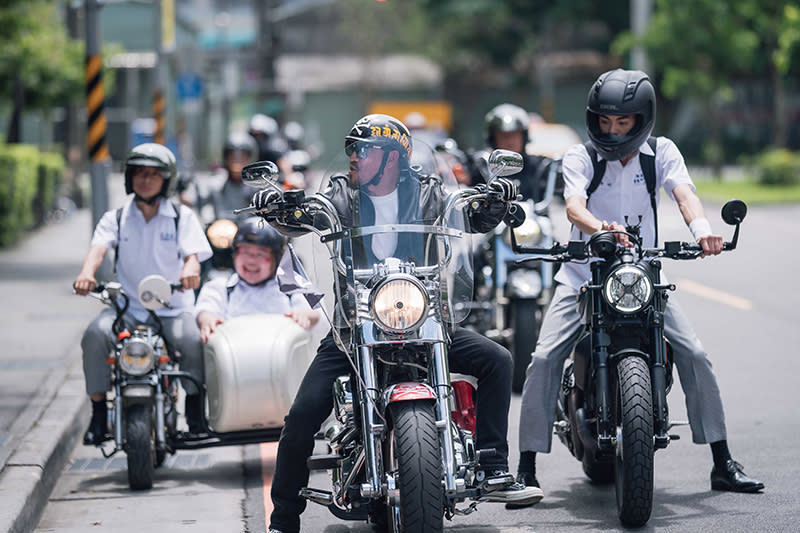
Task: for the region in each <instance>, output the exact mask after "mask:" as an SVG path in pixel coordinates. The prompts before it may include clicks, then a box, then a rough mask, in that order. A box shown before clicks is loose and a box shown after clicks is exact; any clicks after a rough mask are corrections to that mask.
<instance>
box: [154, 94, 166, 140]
mask: <svg viewBox="0 0 800 533" xmlns="http://www.w3.org/2000/svg"><path fill="white" fill-rule="evenodd" d="M165 107H166V104H165V99H164V92H163V91H162V90H161V87H156V89H155V90H154V91H153V118H154V119H155V121H156V128H155V131H154V132H153V141H154V142H157V143H158V144H166V143H165V142H164V125H165V123H166V118H165V117H164V110H165Z"/></svg>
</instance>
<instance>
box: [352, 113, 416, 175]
mask: <svg viewBox="0 0 800 533" xmlns="http://www.w3.org/2000/svg"><path fill="white" fill-rule="evenodd" d="M363 146H375V147H378V148H388V149H389V150H397V151H398V152H400V160H401V161H405V163H406V164H407V163H408V161H409V160H410V159H411V133H410V132H409V131H408V128H407V127H406V126H405V124H403V123H402V122H400V120H398V119H396V118H394V117H392V116H389V115H381V114H372V115H367V116H365V117H362V118H360V119H359V120H358V122H356V123H355V124H353V127H352V128H350V132H349V133H348V134H347V135H346V136H345V138H344V151H345V153H346V154H347V155H350V154H352V153H353V152H354V151H355V150H358V149H361V147H363ZM387 152H388V150H387Z"/></svg>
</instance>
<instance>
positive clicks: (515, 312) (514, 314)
mask: <svg viewBox="0 0 800 533" xmlns="http://www.w3.org/2000/svg"><path fill="white" fill-rule="evenodd" d="M509 305H510V307H511V310H510V314H511V329H512V331H513V332H514V336H513V338H512V341H511V355H512V356H513V358H514V373H513V375H512V378H511V390H512V391H513V392H516V393H521V392H522V386H523V385H524V384H525V372H526V371H527V369H528V365H529V364H530V363H531V353H532V352H533V350H534V348H536V341H537V340H539V326H540V324H541V313H542V310H541V309H540V308H539V304H538V303H537V302H536V300H511V303H510V304H509Z"/></svg>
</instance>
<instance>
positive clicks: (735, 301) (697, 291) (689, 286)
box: [675, 279, 753, 311]
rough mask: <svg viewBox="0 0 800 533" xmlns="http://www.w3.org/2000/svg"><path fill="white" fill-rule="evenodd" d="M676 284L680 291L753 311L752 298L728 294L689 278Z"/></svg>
mask: <svg viewBox="0 0 800 533" xmlns="http://www.w3.org/2000/svg"><path fill="white" fill-rule="evenodd" d="M675 284H676V285H677V286H678V290H679V291H681V290H683V291H686V292H690V293H692V294H694V295H697V296H700V297H702V298H706V299H708V300H713V301H715V302H719V303H721V304H725V305H729V306H731V307H734V308H736V309H741V310H742V311H751V310H752V309H753V302H751V301H750V300H746V299H744V298H740V297H738V296H734V295H733V294H728V293H727V292H724V291H720V290H717V289H713V288H711V287H707V286H705V285H703V284H701V283H697V282H696V281H692V280H689V279H679V280H678V281H677V282H676V283H675Z"/></svg>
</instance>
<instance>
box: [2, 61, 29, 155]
mask: <svg viewBox="0 0 800 533" xmlns="http://www.w3.org/2000/svg"><path fill="white" fill-rule="evenodd" d="M24 104H25V89H24V88H23V86H22V79H20V77H19V74H17V75H16V77H15V78H14V103H13V109H12V111H11V119H10V120H9V122H8V132H7V134H6V143H7V144H17V143H20V142H22V108H23V106H24Z"/></svg>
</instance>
